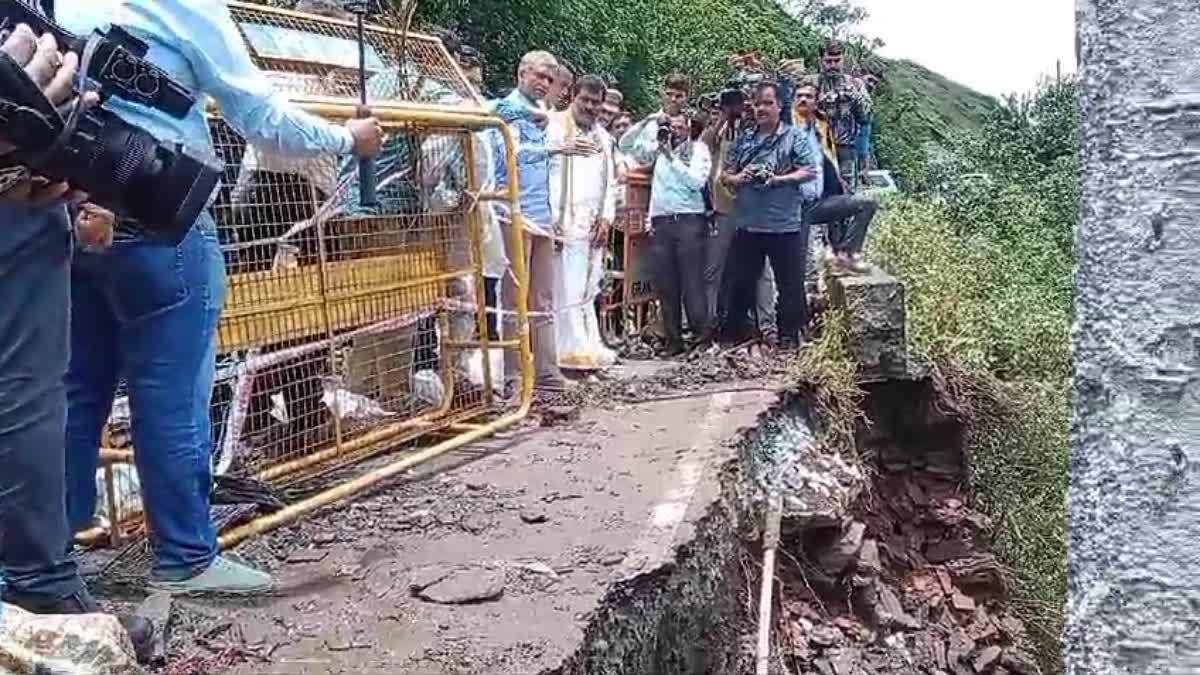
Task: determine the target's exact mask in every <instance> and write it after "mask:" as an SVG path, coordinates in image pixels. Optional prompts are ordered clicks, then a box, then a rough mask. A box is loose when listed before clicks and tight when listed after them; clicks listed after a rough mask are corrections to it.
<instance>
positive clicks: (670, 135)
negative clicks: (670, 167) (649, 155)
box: [656, 124, 675, 145]
mask: <svg viewBox="0 0 1200 675" xmlns="http://www.w3.org/2000/svg"><path fill="white" fill-rule="evenodd" d="M656 138H657V139H658V142H659V144H663V143H666V144H667V145H670V144H671V142H672V141H674V140H675V132H674V130H672V129H671V127H669V126H666V125H663V124H660V125H658V136H657V137H656Z"/></svg>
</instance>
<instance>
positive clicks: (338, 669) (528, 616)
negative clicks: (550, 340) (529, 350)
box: [92, 352, 780, 675]
mask: <svg viewBox="0 0 1200 675" xmlns="http://www.w3.org/2000/svg"><path fill="white" fill-rule="evenodd" d="M779 372H780V366H779V365H778V363H777V362H776V361H772V360H768V359H753V358H749V357H747V356H746V355H745V354H743V353H740V352H738V353H736V354H734V353H730V354H720V353H712V354H708V355H703V356H696V357H694V358H692V359H691V360H690V361H688V362H686V363H678V364H661V363H647V362H640V363H639V362H631V363H628V364H627V365H626V366H624V367H623V368H622V369H620V371H619V372H618V373H617V374H615V375H614V376H612V377H609V378H604V379H596V378H592V379H591V380H590V381H588V382H586V383H585V384H584V385H583V386H581V387H580V388H579V389H577V390H575V391H572V392H570V393H568V394H562V395H558V396H555V397H553V398H551V399H545V400H542V401H539V403H538V406H537V408H536V410H535V413H534V414H533V415H532V416H531V417H530V419H529V420H528V421H527V423H526V424H524V425H523V426H522V427H521V428H520V429H517V430H513V431H509V432H506V433H503V434H501V435H500V436H498V437H496V438H493V439H489V440H488V441H486V442H483V443H480V444H478V445H477V446H473V447H471V448H468V449H465V450H463V451H460V452H456V453H451V454H450V455H448V456H446V457H445V458H443V459H441V460H438V461H434V462H432V463H430V464H428V465H424V466H421V467H418V469H416V470H414V471H413V472H411V473H410V475H408V476H407V477H406V478H405V479H404V480H402V481H398V482H396V483H394V484H392V485H389V486H387V487H385V488H384V489H381V490H377V491H376V492H374V493H373V494H371V495H369V496H366V497H364V498H361V499H358V500H355V501H351V502H348V503H344V504H340V505H338V506H335V507H333V508H330V509H327V510H326V511H323V512H321V513H319V514H317V516H316V517H313V518H309V519H307V520H305V521H303V522H302V523H300V524H298V525H296V526H293V527H289V528H285V529H282V530H279V531H277V532H274V533H271V534H269V535H266V536H262V537H259V538H257V539H254V540H251V541H250V542H248V543H246V544H244V545H242V546H241V547H239V548H238V549H237V551H236V552H235V553H236V555H238V556H241V557H242V558H244V559H246V560H248V561H250V562H252V563H255V564H257V565H260V566H261V567H263V568H265V569H267V570H269V571H271V572H272V573H273V574H274V575H275V576H276V579H277V581H278V582H279V583H280V585H281V591H280V593H279V594H278V595H277V596H275V597H272V598H268V599H262V600H258V601H254V602H246V601H237V600H189V599H178V600H175V601H174V602H173V604H172V610H171V625H170V631H169V642H168V643H167V645H166V660H165V662H163V663H161V664H159V665H158V666H157V667H156V672H159V673H165V674H168V675H194V674H199V673H222V672H227V673H245V674H247V675H249V674H251V673H253V674H269V673H280V674H283V673H287V674H288V675H305V674H308V673H343V672H345V673H350V672H353V673H356V674H358V673H411V674H413V675H448V674H451V673H454V674H458V673H488V674H489V675H503V674H505V673H511V674H513V675H517V674H520V675H529V674H531V673H538V672H543V671H549V670H552V669H554V668H556V667H558V666H559V665H560V664H561V663H562V662H563V661H564V660H565V659H567V658H569V657H570V656H571V655H572V653H573V652H574V651H575V650H576V649H577V648H578V647H579V645H580V641H581V639H582V637H583V631H584V628H585V627H586V626H587V624H588V622H589V620H590V618H591V615H592V612H594V611H595V610H596V608H597V605H598V603H599V601H600V600H601V598H602V597H603V594H604V591H605V589H606V588H607V587H608V586H609V585H610V584H611V583H612V582H613V580H614V579H619V578H629V577H631V576H636V575H638V574H642V573H648V572H649V571H651V570H653V569H655V568H656V567H658V566H661V565H662V564H664V562H665V561H666V560H667V559H668V558H669V557H670V555H671V551H672V542H674V541H675V537H676V536H677V535H678V532H677V531H678V530H679V529H680V528H681V524H682V523H684V522H686V521H687V519H688V517H689V516H688V514H689V513H690V509H689V502H690V500H691V499H692V498H693V493H694V492H695V491H696V489H697V486H698V484H700V483H701V482H702V481H706V480H711V479H712V476H711V475H710V474H711V473H712V471H713V467H712V466H710V464H709V461H708V460H709V456H710V453H711V451H712V449H713V448H714V447H718V446H720V447H730V446H731V445H732V444H734V443H735V442H736V440H737V438H738V437H739V433H740V430H741V429H743V428H745V427H748V426H751V425H753V424H754V422H755V420H756V419H757V417H758V416H759V415H760V414H762V413H763V412H764V411H766V410H767V409H768V408H769V407H770V406H771V405H773V404H774V402H775V401H776V400H777V393H776V387H777V384H778V382H779V380H778V378H777V377H775V376H776V375H778V374H779ZM107 555H111V554H107ZM105 556H106V554H100V555H97V556H95V557H94V558H93V561H92V567H93V569H98V568H99V566H100V565H101V564H102V563H103V562H104V560H105ZM137 558H138V556H137V555H129V554H127V555H126V556H125V558H124V559H123V562H121V563H118V564H117V565H116V566H115V567H111V568H110V569H109V571H108V573H107V575H106V576H107V577H108V579H109V580H110V581H112V580H119V581H121V582H123V583H122V584H121V585H119V586H116V587H114V586H113V585H112V584H108V585H107V586H106V590H107V591H108V592H109V600H110V602H112V603H113V604H114V605H116V606H121V607H130V606H132V605H133V604H134V603H136V602H139V601H141V599H142V598H143V596H144V594H143V593H141V592H140V590H139V589H138V588H137V585H138V583H139V580H138V574H139V573H144V567H139V564H138V562H139V561H138V560H137ZM129 582H132V586H133V587H131V586H130V584H129Z"/></svg>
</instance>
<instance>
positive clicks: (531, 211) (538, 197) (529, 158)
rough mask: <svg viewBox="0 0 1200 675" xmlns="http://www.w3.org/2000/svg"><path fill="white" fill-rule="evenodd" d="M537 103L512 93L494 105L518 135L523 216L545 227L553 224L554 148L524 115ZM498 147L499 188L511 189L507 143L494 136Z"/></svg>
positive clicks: (542, 131)
mask: <svg viewBox="0 0 1200 675" xmlns="http://www.w3.org/2000/svg"><path fill="white" fill-rule="evenodd" d="M536 106H537V103H536V102H535V101H532V100H530V99H529V97H527V96H525V95H524V94H522V93H521V91H520V90H519V89H514V90H512V92H511V93H509V95H508V96H506V97H505V99H504V100H503V101H500V102H497V103H496V104H494V105H493V106H492V109H493V110H494V111H497V114H500V115H501V116H502V117H505V119H506V120H507V121H508V122H509V124H510V125H511V126H512V127H513V129H514V130H515V131H516V132H517V133H516V137H517V172H518V176H517V183H518V185H519V186H520V188H521V213H522V214H523V215H524V216H525V217H526V218H527V219H529V220H530V221H531V222H532V223H534V224H535V225H537V226H540V227H542V228H549V227H550V225H551V224H552V217H553V216H552V214H551V210H550V149H549V147H548V146H547V145H546V130H545V129H543V128H541V127H539V126H538V125H537V124H535V123H534V122H533V121H532V120H531V119H529V118H528V116H527V115H520V114H519V111H520V110H521V109H522V108H528V109H533V108H534V107H536ZM492 138H493V140H494V144H493V147H494V148H495V165H496V186H497V187H498V188H505V187H508V180H509V178H508V164H507V162H506V160H505V154H504V147H503V140H502V137H501V136H500V135H499V134H493V136H492Z"/></svg>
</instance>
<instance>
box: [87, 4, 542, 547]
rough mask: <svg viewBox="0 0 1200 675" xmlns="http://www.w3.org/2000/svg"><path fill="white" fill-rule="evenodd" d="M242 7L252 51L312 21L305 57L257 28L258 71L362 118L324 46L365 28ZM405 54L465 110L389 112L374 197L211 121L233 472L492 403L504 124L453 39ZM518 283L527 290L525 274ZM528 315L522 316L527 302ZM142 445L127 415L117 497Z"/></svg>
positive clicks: (471, 413) (381, 38)
mask: <svg viewBox="0 0 1200 675" xmlns="http://www.w3.org/2000/svg"><path fill="white" fill-rule="evenodd" d="M231 5H232V9H233V13H234V17H235V20H237V21H238V23H239V25H240V26H241V27H242V28H243V30H244V31H245V32H246V35H247V39H248V41H250V42H251V45H252V47H253V46H254V44H255V43H254V40H255V37H254V35H253V33H254V31H255V30H260V32H261V31H262V29H268V28H272V27H274V28H276V29H280V28H287V29H289V30H294V31H297V32H295V33H289V34H288V35H289V40H293V41H295V40H298V39H301V38H310V42H309V43H304V44H307V45H308V46H307V47H305V51H303V52H302V53H297V54H296V58H291V57H289V58H283V57H282V56H280V54H282V53H283V51H285V50H286V49H291V50H292V51H296V48H295V45H289V44H287V43H285V42H282V41H280V42H277V43H269V41H266V38H261V36H260V39H259V40H258V46H257V47H256V48H255V55H256V58H258V59H259V62H260V67H262V68H263V69H264V70H267V71H268V72H269V74H271V76H272V77H273V78H274V79H275V82H276V85H277V86H279V87H281V88H283V89H284V90H285V91H286V92H287V93H288V94H289V95H292V96H294V97H303V96H304V95H308V94H311V93H312V91H313V90H312V89H311V86H315V85H314V84H313V83H314V82H318V81H319V84H320V86H322V87H326V89H325V90H323V95H325V96H331V95H332V96H333V97H335V99H336V100H333V101H331V102H330V103H329V104H323V103H311V104H308V105H309V107H310V109H311V110H312V111H313V112H315V113H318V114H322V115H324V116H326V117H331V116H332V117H338V116H342V117H344V116H345V115H346V114H348V112H347V110H349V109H350V108H349V105H348V104H352V103H353V98H355V97H357V91H354V90H352V88H353V87H354V86H356V84H355V82H353V81H351V80H345V79H344V78H343V77H342V75H343V72H342V70H343V69H344V68H345V67H346V66H344V65H340V64H337V63H323V62H322V61H329V60H333V59H335V57H336V56H337V55H336V54H334V55H333V56H330V55H327V54H326V53H325V52H321V51H320V49H321V45H322V44H325V45H326V46H328V44H332V43H328V42H322V39H324V38H326V37H329V36H333V37H336V38H339V39H341V38H349V39H352V38H353V36H354V32H353V26H352V25H351V24H344V23H341V22H337V21H333V20H329V19H324V18H320V17H307V16H304V15H298V14H295V13H292V12H282V11H278V10H271V9H267V8H260V7H256V6H248V5H242V4H233V3H231ZM368 33H369V35H370V36H373V37H372V40H373V41H372V44H373V45H376V47H377V51H378V54H379V55H380V56H379V58H380V59H382V60H384V61H385V62H386V63H393V64H395V63H400V62H401V60H399V59H396V58H394V56H391V55H393V54H398V53H400V52H399V51H398V50H393V51H389V48H392V47H395V45H396V44H398V43H393V42H391V41H392V40H395V39H396V34H394V33H393V32H390V31H387V30H385V29H380V28H376V27H372V28H370V29H369V30H368ZM274 35H275V36H276V37H278V35H279V34H278V33H275V34H274ZM313 40H315V43H314V42H312V41H313ZM301 42H302V43H303V40H301ZM313 44H316V45H317V46H316V47H313V46H312V45H313ZM352 44H353V43H352ZM404 49H405V53H407V54H409V57H408V58H407V59H406V60H404V61H403V62H404V63H406V64H410V65H412V70H413V72H415V73H416V74H417V75H419V76H421V77H422V78H424V80H425V81H426V82H429V81H433V80H437V82H438V83H439V84H438V87H441V89H440V90H439V91H441V92H442V93H441V94H439V95H442V94H445V92H451V94H453V95H454V96H453V97H456V98H457V99H458V100H459V106H460V110H461V111H462V113H461V115H458V116H456V115H455V114H448V113H441V112H437V111H436V110H435V109H433V108H429V107H428V106H426V107H420V106H413V107H411V108H410V109H405V108H404V107H403V106H396V105H395V102H396V101H395V98H397V97H393V100H391V101H389V103H388V105H389V106H390V107H388V108H387V111H386V114H384V113H381V119H382V121H383V124H384V127H385V130H386V132H387V140H386V141H385V144H384V148H383V150H382V152H381V153H380V155H379V156H377V157H376V158H375V159H374V166H375V171H376V176H377V180H378V185H377V201H376V203H374V204H364V203H363V200H362V199H360V195H359V193H358V189H357V185H358V181H357V176H358V162H357V161H356V160H354V159H353V158H344V157H343V158H339V157H334V156H320V157H314V158H306V159H293V158H284V157H279V156H275V155H273V154H271V153H268V152H264V151H262V150H260V149H258V148H254V147H250V146H247V144H246V143H245V141H244V140H243V139H242V138H241V137H240V136H239V135H238V134H237V133H236V132H235V131H234V130H233V129H232V128H230V126H229V125H228V124H227V123H226V122H225V121H224V120H223V119H222V118H221V117H220V115H219V113H217V112H216V111H214V112H213V113H212V115H211V116H210V128H211V134H212V138H213V142H214V147H215V150H216V153H217V155H218V157H220V158H221V159H222V161H223V162H224V164H225V172H224V176H223V181H222V185H221V187H220V188H219V192H218V194H217V196H216V199H215V201H214V204H213V207H212V213H213V216H214V219H215V220H216V222H217V231H218V235H219V238H220V242H221V245H222V250H223V252H224V256H225V266H226V272H227V275H228V282H227V294H226V299H225V307H224V311H223V313H222V317H221V321H220V324H219V326H218V353H219V357H218V368H217V371H218V372H217V377H216V379H215V385H214V391H213V398H212V411H211V412H212V423H213V439H214V463H215V468H216V472H217V473H218V474H228V475H239V476H248V477H253V478H257V479H260V480H264V481H268V482H270V483H274V484H277V485H278V484H289V483H295V482H298V481H302V480H304V479H306V478H311V477H314V476H316V475H328V474H329V472H330V471H331V470H333V469H336V468H339V467H343V466H347V465H350V464H354V463H356V462H358V461H359V460H361V459H364V458H366V457H368V456H371V455H375V454H379V453H380V452H382V451H385V450H388V449H390V448H396V447H399V446H400V445H401V444H403V443H405V442H406V441H411V440H413V439H417V438H418V437H421V436H422V435H424V434H427V433H429V432H431V431H437V430H446V429H447V428H449V427H452V426H453V425H454V424H455V423H456V422H461V421H463V420H467V419H470V418H474V417H478V416H479V415H481V414H482V413H485V412H488V411H489V410H491V409H492V408H493V405H492V404H493V399H494V398H495V391H494V388H493V383H494V382H495V378H493V376H492V373H491V369H490V359H487V358H483V356H482V354H485V353H488V352H489V351H490V345H491V343H490V342H489V340H488V336H487V334H486V331H485V330H481V326H482V324H483V314H482V308H483V306H484V304H485V302H484V297H483V287H482V283H481V281H480V280H481V278H482V273H483V268H482V260H481V250H482V244H481V237H482V236H483V228H482V226H481V223H482V216H481V209H482V208H483V207H482V206H481V202H480V195H479V192H480V189H481V176H480V173H479V170H480V167H479V165H478V164H477V162H476V161H475V160H476V158H478V157H482V153H481V152H480V144H481V143H483V142H485V139H484V137H483V135H482V134H483V131H482V130H483V129H485V128H487V127H488V126H490V125H493V124H495V122H494V120H493V119H491V118H488V117H486V116H484V115H482V114H481V113H482V111H481V110H480V109H479V108H478V107H477V106H474V105H473V102H475V100H476V99H475V98H474V94H472V93H471V90H470V88H469V86H468V85H467V84H466V83H465V81H464V79H463V78H462V75H461V73H460V72H459V71H458V70H457V68H456V67H454V66H453V64H452V62H451V61H450V58H449V55H448V54H447V53H446V51H445V49H444V48H442V46H441V43H440V42H437V41H436V40H434V39H432V38H428V37H425V36H412V35H410V36H409V37H408V39H407V41H406V43H405V48H404ZM271 50H275V51H271ZM334 51H336V50H334ZM288 53H291V52H288ZM314 54H315V55H316V56H314ZM306 59H307V60H306ZM386 59H392V60H391V61H386ZM352 65H353V66H357V54H356V53H355V60H354V61H353V62H352ZM401 70H402V71H403V72H406V71H404V69H401ZM403 72H402V74H403ZM314 76H317V77H316V78H315V79H314ZM296 78H299V79H296ZM443 78H444V79H443ZM404 79H405V78H404V77H401V80H404ZM410 84H411V83H410ZM410 84H405V83H403V82H402V84H401V91H400V93H401V94H406V93H409V94H412V95H413V100H424V99H423V97H424V96H425V94H424V93H422V92H425V93H429V92H430V91H432V89H430V88H429V87H426V88H425V89H421V88H420V87H418V88H416V89H412V88H411V87H410ZM370 86H371V85H370V82H369V83H368V88H370ZM330 87H332V89H331V88H330ZM405 87H409V88H408V89H405ZM331 92H332V93H331ZM443 102H444V101H443ZM460 118H461V119H460ZM513 152H514V148H513V147H511V146H509V147H507V149H506V154H505V155H503V156H502V158H503V159H504V160H505V161H507V162H508V163H509V166H510V167H513V166H514V164H513V163H514V156H513ZM486 198H488V199H493V198H497V197H496V196H495V195H491V196H488V197H486ZM506 199H507V198H506ZM509 201H511V200H509ZM514 273H515V274H517V275H518V276H519V277H520V276H522V275H523V274H524V272H521V271H517V272H514ZM518 284H519V286H520V287H523V288H527V287H528V284H527V283H526V282H525V281H524V280H523V279H522V278H519V279H518ZM519 314H521V315H522V316H519V317H518V322H519V324H520V325H521V326H524V325H525V321H526V319H525V318H524V316H523V315H524V310H521V311H520V312H519ZM507 337H508V340H507V341H506V342H504V343H502V344H503V345H505V346H507V348H514V347H517V348H520V349H521V350H522V354H523V359H522V364H523V365H522V373H521V375H522V378H523V381H524V383H525V386H523V388H522V393H523V398H522V401H523V403H524V406H527V405H528V398H529V394H528V392H529V391H530V388H531V386H532V377H533V375H532V368H531V364H530V362H529V359H528V358H526V357H527V355H528V337H527V331H526V330H525V329H524V328H522V329H521V332H520V334H518V335H513V336H507ZM524 406H523V407H522V408H521V409H520V412H519V413H518V414H523V411H524V410H525V409H527V408H526V407H524ZM471 428H472V429H474V428H476V427H471ZM484 428H485V429H486V428H490V427H486V426H485V427H484ZM464 438H465V436H464ZM129 440H130V439H129V437H128V433H123V432H122V431H121V428H120V423H119V419H117V416H115V415H114V419H113V421H112V422H110V425H109V430H108V435H107V436H106V443H105V447H107V448H108V450H106V453H105V457H106V462H107V463H108V464H109V465H113V466H111V467H110V468H109V469H106V475H105V477H104V482H105V485H104V489H106V490H108V491H110V492H111V491H113V490H117V491H120V489H121V487H122V481H125V482H126V483H128V481H129V480H133V481H135V482H136V479H137V476H136V473H135V472H133V471H130V470H129V469H130V468H131V467H129V466H128V463H129V462H130V459H131V453H130V451H129V447H128V446H129ZM133 452H136V449H134V450H133ZM347 480H350V479H347ZM125 490H126V491H127V492H130V493H132V494H133V497H129V496H126V497H123V498H122V497H120V495H118V498H117V499H115V500H110V501H111V502H112V503H111V504H108V505H106V508H105V511H106V512H107V513H108V514H109V516H110V518H109V520H111V521H114V522H117V523H122V524H123V525H122V527H121V528H119V529H117V530H114V531H116V532H118V533H120V532H122V531H126V530H127V529H128V526H129V525H130V524H132V523H134V521H136V520H137V519H138V516H139V515H140V511H141V504H140V499H138V498H137V496H136V492H137V487H136V485H133V487H132V488H130V487H129V486H128V485H126V486H125ZM330 491H336V488H331V489H330ZM322 494H324V493H322ZM318 496H320V495H318ZM336 498H342V497H341V496H338V497H336ZM91 535H92V538H95V537H96V536H98V535H97V534H96V533H95V531H93V532H92V533H91ZM118 539H119V537H113V538H112V541H113V542H116V541H117V540H118Z"/></svg>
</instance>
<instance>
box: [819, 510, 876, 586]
mask: <svg viewBox="0 0 1200 675" xmlns="http://www.w3.org/2000/svg"><path fill="white" fill-rule="evenodd" d="M866 533H867V526H866V525H864V524H862V523H860V522H858V521H855V522H852V523H850V526H849V527H847V528H846V529H845V531H844V532H842V536H841V538H839V539H838V540H837V541H836V542H835V543H834V544H833V546H831V547H830V548H829V550H828V551H826V552H825V553H823V554H822V555H821V556H820V565H821V569H822V570H823V571H824V572H825V573H826V574H839V573H841V572H842V571H843V570H845V569H846V567H847V566H848V565H849V564H850V563H851V562H852V561H853V560H855V559H856V558H857V557H858V552H859V550H861V549H862V545H863V537H864V535H866Z"/></svg>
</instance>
